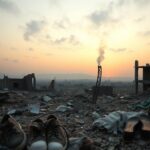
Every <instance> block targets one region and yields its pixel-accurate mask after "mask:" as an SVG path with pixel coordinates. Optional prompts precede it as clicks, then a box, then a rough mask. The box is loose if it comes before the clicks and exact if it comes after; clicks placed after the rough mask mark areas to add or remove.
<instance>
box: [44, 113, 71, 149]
mask: <svg viewBox="0 0 150 150" xmlns="http://www.w3.org/2000/svg"><path fill="white" fill-rule="evenodd" d="M46 139H47V140H46V141H47V144H48V150H51V149H55V150H66V149H67V148H68V144H69V138H68V134H67V131H66V129H65V128H64V127H63V126H61V124H60V122H59V120H58V119H57V117H56V116H54V115H49V116H48V118H47V122H46Z"/></svg>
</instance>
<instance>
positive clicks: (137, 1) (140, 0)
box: [133, 0, 150, 6]
mask: <svg viewBox="0 0 150 150" xmlns="http://www.w3.org/2000/svg"><path fill="white" fill-rule="evenodd" d="M133 2H134V3H135V4H138V5H139V6H147V5H148V4H149V3H150V0H133Z"/></svg>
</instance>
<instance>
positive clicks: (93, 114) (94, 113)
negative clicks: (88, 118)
mask: <svg viewBox="0 0 150 150" xmlns="http://www.w3.org/2000/svg"><path fill="white" fill-rule="evenodd" d="M92 118H93V119H94V120H96V119H98V118H100V115H99V114H98V113H97V112H96V111H94V112H93V113H92Z"/></svg>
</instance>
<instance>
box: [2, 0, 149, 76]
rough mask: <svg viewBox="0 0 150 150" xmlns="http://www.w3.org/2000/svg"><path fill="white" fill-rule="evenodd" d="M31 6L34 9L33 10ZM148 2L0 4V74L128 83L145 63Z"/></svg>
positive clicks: (22, 0)
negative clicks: (100, 58) (73, 76)
mask: <svg viewBox="0 0 150 150" xmlns="http://www.w3.org/2000/svg"><path fill="white" fill-rule="evenodd" d="M33 3H34V4H33ZM149 10H150V1H149V0H108V1H104V0H95V1H94V2H93V1H92V0H89V2H87V0H82V1H80V0H76V1H74V0H45V1H42V0H36V3H35V1H32V4H31V1H30V0H19V1H17V0H14V1H11V0H7V1H4V0H0V25H1V28H0V30H1V34H0V54H1V55H0V70H1V72H0V74H4V73H5V74H16V73H18V74H27V73H30V72H35V73H40V74H42V73H43V74H44V73H86V74H90V75H96V73H97V63H96V59H97V57H98V55H99V53H98V49H99V48H100V47H101V45H103V44H105V49H104V51H105V53H104V57H105V59H104V60H103V61H102V66H103V75H104V76H107V77H108V76H109V77H110V76H112V77H133V73H134V68H133V67H134V61H135V59H138V60H139V61H140V64H142V65H143V64H145V63H148V62H149V63H150V59H149V56H150V28H149V27H150V18H149Z"/></svg>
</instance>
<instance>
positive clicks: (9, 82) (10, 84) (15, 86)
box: [0, 73, 36, 91]
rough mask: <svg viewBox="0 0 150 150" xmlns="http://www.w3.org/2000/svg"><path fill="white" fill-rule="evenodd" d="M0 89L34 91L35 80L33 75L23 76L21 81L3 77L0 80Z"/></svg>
mask: <svg viewBox="0 0 150 150" xmlns="http://www.w3.org/2000/svg"><path fill="white" fill-rule="evenodd" d="M0 89H9V90H28V91H31V90H35V89H36V78H35V75H34V73H32V74H28V75H26V76H24V77H23V78H22V79H17V78H8V76H5V75H4V78H3V79H0Z"/></svg>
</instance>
